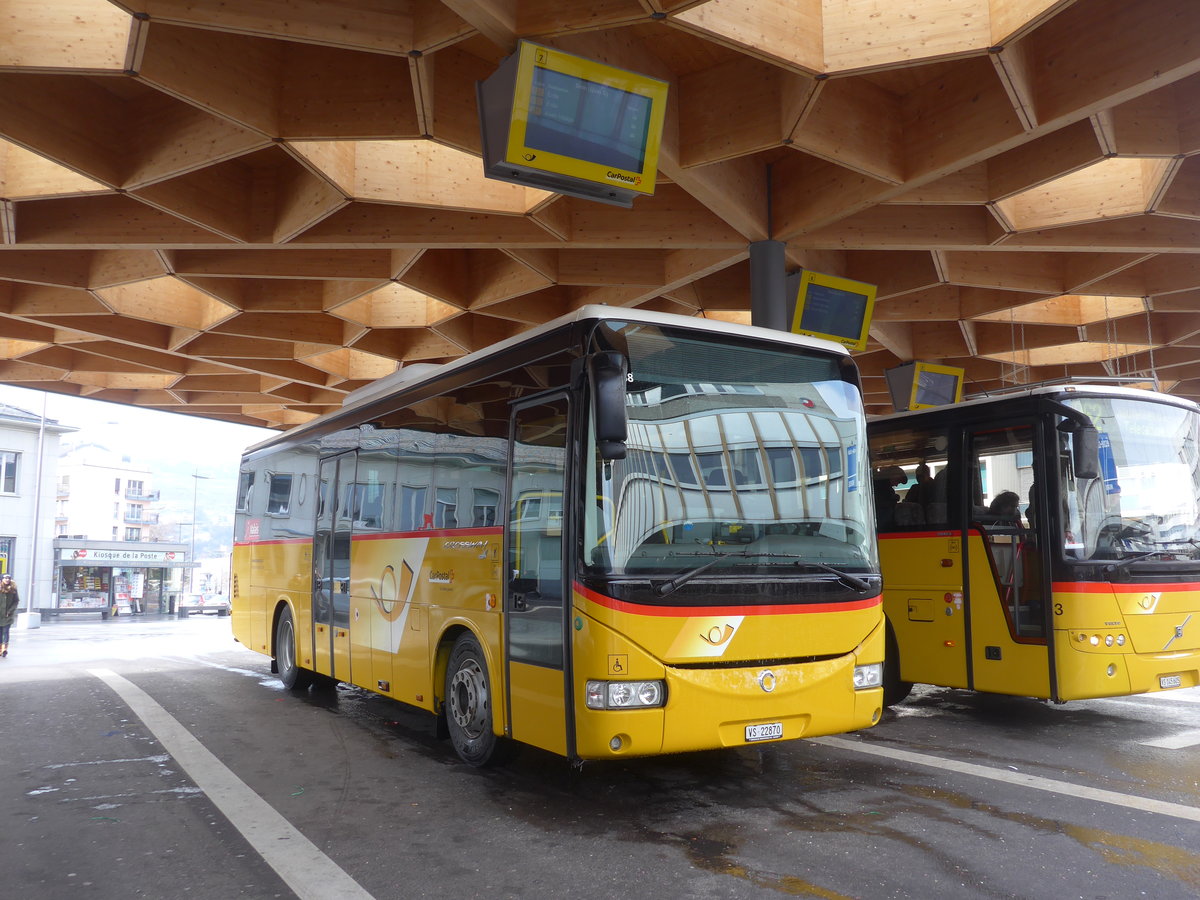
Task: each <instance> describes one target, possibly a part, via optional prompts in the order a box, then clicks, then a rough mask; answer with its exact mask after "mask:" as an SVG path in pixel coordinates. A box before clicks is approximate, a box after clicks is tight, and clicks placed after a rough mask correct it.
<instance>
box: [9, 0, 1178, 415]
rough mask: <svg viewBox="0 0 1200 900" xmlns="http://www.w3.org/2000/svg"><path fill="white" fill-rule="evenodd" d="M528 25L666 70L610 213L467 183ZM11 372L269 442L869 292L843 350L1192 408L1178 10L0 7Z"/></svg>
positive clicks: (55, 2)
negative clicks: (366, 399)
mask: <svg viewBox="0 0 1200 900" xmlns="http://www.w3.org/2000/svg"><path fill="white" fill-rule="evenodd" d="M518 38H531V39H536V40H538V41H539V42H543V43H546V44H551V45H554V46H556V47H559V48H561V49H563V50H566V51H569V52H572V53H578V54H581V55H585V56H589V57H592V58H596V59H600V60H603V61H605V62H608V63H610V64H613V65H618V66H621V67H624V68H629V69H633V70H636V71H639V72H643V73H645V74H649V75H653V76H656V77H659V78H662V79H664V80H666V81H668V82H669V83H670V99H669V109H668V122H667V130H666V134H665V136H664V151H663V155H662V158H661V159H660V180H659V186H658V190H657V192H656V194H655V195H654V196H653V197H650V198H643V199H639V200H637V201H636V202H635V204H634V208H633V209H632V210H624V209H619V208H615V207H609V206H604V205H600V204H596V203H589V202H587V201H583V200H574V199H568V198H563V197H560V196H558V195H553V194H545V193H542V192H539V191H535V190H531V189H526V188H521V187H518V186H515V185H510V184H503V183H500V182H495V181H486V180H484V179H483V177H482V165H481V163H480V160H479V127H478V119H477V115H476V106H475V82H476V81H478V80H480V79H483V78H486V77H487V76H488V75H489V74H491V73H492V71H494V69H495V67H496V65H497V63H498V62H499V61H500V60H501V59H502V58H503V57H504V56H505V55H506V54H507V53H509V52H511V50H512V49H513V48H514V47H515V44H516V41H517V39H518ZM0 198H3V199H0V382H5V383H8V384H17V385H22V386H26V387H34V388H41V389H46V390H51V391H58V392H63V393H69V394H76V395H79V396H86V397H93V398H97V399H102V400H111V401H115V402H119V403H125V404H133V405H137V406H142V407H149V408H156V409H168V410H173V411H179V412H190V413H193V414H197V415H202V416H209V417H214V418H220V419H225V420H229V421H237V422H245V423H250V424H256V425H267V426H270V427H287V426H290V425H293V424H298V423H301V422H304V421H307V420H308V419H310V418H312V417H313V416H315V415H318V414H320V413H322V412H325V411H327V410H330V409H333V408H335V407H337V406H338V405H339V404H340V402H341V400H342V398H343V397H344V395H345V394H346V393H347V392H349V391H350V390H353V389H355V388H357V387H361V386H362V385H364V384H365V383H367V382H368V381H370V380H372V379H374V378H377V377H379V376H381V375H385V374H387V373H389V372H391V371H393V370H394V369H395V368H396V366H397V365H398V364H401V363H410V362H438V361H444V360H449V359H453V358H456V357H458V356H460V355H462V354H464V353H467V352H469V351H472V350H476V349H479V348H482V347H485V346H488V345H490V344H492V343H494V342H496V341H498V340H501V339H504V338H507V337H510V336H512V335H514V334H517V333H519V332H521V331H523V330H525V329H528V328H530V327H532V326H534V325H537V324H539V323H541V322H545V321H547V320H549V319H551V318H553V317H555V316H557V315H560V314H562V313H564V312H567V311H569V310H572V309H574V308H576V307H578V306H580V305H582V304H584V303H607V304H610V305H614V306H637V307H645V308H651V309H655V310H662V311H668V312H675V313H682V314H685V315H704V316H708V317H713V318H719V319H727V320H730V321H737V322H748V321H749V318H750V314H749V309H750V287H749V281H750V279H749V264H748V262H747V258H748V249H747V248H748V245H749V243H750V242H753V241H759V240H765V239H774V240H779V241H784V242H786V245H787V256H788V261H789V264H790V265H791V266H793V267H796V268H799V267H807V268H811V269H815V270H817V271H821V272H825V273H830V274H837V275H843V276H845V277H849V278H854V279H858V280H862V281H867V282H871V283H874V284H877V285H878V286H879V300H878V302H877V304H876V307H875V318H874V323H873V326H872V329H871V336H872V342H871V346H870V347H869V348H868V350H867V351H866V352H864V353H862V354H859V355H858V361H859V363H860V365H861V367H862V370H863V373H864V375H865V376H866V378H865V384H866V388H867V394H868V397H867V399H868V404H869V408H870V409H871V410H872V411H874V412H887V411H890V404H889V403H888V400H887V391H886V387H885V383H884V378H883V372H884V370H885V369H887V368H890V367H891V366H894V365H896V364H897V363H899V362H901V361H907V360H911V359H921V360H927V361H940V362H944V363H947V364H950V365H961V366H965V367H966V370H967V377H968V380H969V382H970V384H969V386H968V390H981V389H990V388H995V387H998V386H1002V385H1005V384H1012V383H1023V382H1028V381H1040V380H1045V379H1048V378H1057V377H1062V376H1064V375H1081V376H1088V377H1096V376H1102V375H1103V376H1107V375H1122V376H1133V377H1143V376H1145V377H1147V378H1149V377H1151V376H1155V375H1156V376H1157V378H1158V379H1159V381H1160V383H1161V384H1162V385H1163V386H1164V387H1165V388H1166V389H1169V390H1170V391H1172V392H1174V393H1176V394H1180V395H1183V396H1189V397H1193V398H1200V6H1198V5H1197V3H1196V2H1195V0H1139V2H1137V3H1131V2H1129V0H1076V2H1070V0H1057V2H1056V0H909V2H906V3H898V2H891V0H707V2H703V0H700V2H697V0H441V2H437V0H236V2H222V0H137V2H109V0H0Z"/></svg>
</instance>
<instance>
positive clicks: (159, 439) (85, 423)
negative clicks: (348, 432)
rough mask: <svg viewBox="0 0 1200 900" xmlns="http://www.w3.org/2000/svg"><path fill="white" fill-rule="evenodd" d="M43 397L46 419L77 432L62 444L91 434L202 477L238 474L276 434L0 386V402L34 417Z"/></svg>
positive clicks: (142, 459) (115, 448)
mask: <svg viewBox="0 0 1200 900" xmlns="http://www.w3.org/2000/svg"><path fill="white" fill-rule="evenodd" d="M43 397H45V398H46V418H48V419H56V420H57V421H58V422H59V423H60V424H62V425H70V426H72V427H74V428H78V429H79V430H80V432H79V434H76V435H65V436H64V437H66V438H74V439H78V438H90V437H91V436H92V435H93V434H94V435H95V437H96V440H97V441H98V442H99V443H102V444H104V445H106V446H107V447H108V448H109V449H110V450H113V451H114V452H117V453H120V454H122V455H128V456H129V457H130V458H131V459H133V460H135V461H139V462H145V463H149V464H153V462H154V460H156V459H159V458H163V457H169V458H170V459H172V460H174V461H176V462H189V463H191V464H192V465H193V466H194V467H195V468H196V469H197V471H200V472H203V471H204V470H205V469H206V468H212V467H223V466H227V465H233V466H234V467H235V468H236V466H237V462H238V459H239V457H240V456H241V453H242V451H243V450H244V449H246V447H248V446H250V445H251V444H256V443H258V442H259V441H261V440H263V439H264V438H266V437H268V436H270V435H271V434H274V433H275V432H272V431H270V430H269V429H266V428H255V427H253V426H250V425H234V424H232V423H229V422H217V421H214V420H212V419H202V418H198V417H196V416H185V415H180V414H179V413H165V412H158V411H157V410H149V409H140V408H138V407H135V406H124V405H121V404H117V403H105V402H103V401H101V400H87V399H84V398H81V397H70V396H67V395H65V394H55V393H49V392H44V391H33V390H29V389H27V388H18V387H10V386H8V385H0V402H2V403H7V404H9V405H10V406H17V407H20V408H21V409H25V410H28V411H29V412H31V413H33V414H34V415H41V414H42V398H43Z"/></svg>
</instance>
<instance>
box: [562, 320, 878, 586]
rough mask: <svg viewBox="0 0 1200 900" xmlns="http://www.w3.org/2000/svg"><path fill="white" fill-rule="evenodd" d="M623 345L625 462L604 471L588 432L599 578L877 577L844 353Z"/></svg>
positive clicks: (857, 419) (700, 342)
mask: <svg viewBox="0 0 1200 900" xmlns="http://www.w3.org/2000/svg"><path fill="white" fill-rule="evenodd" d="M619 343H620V344H622V345H623V346H624V349H625V352H626V353H627V355H628V357H629V368H630V380H629V383H628V385H627V391H626V412H627V417H628V422H629V426H628V441H627V455H626V457H625V459H622V460H615V461H611V462H605V461H602V460H601V459H600V457H599V454H598V453H597V450H596V440H595V435H594V433H590V436H589V447H588V453H589V455H590V456H589V458H590V460H591V462H590V464H589V465H588V476H587V484H586V486H585V491H586V493H585V495H584V496H585V498H594V503H595V506H594V511H593V514H591V515H585V516H584V523H585V524H584V529H583V532H584V533H583V544H584V546H583V556H582V559H583V561H584V564H585V565H586V566H588V567H589V569H590V570H591V571H592V572H593V573H595V574H605V575H614V576H622V575H634V576H641V575H647V576H650V575H653V576H662V575H675V574H678V573H680V572H687V571H689V570H695V569H696V568H697V567H699V566H705V571H706V574H708V575H711V576H720V575H721V574H722V573H724V572H729V571H736V572H738V573H740V574H743V575H744V574H747V573H749V572H755V571H762V570H765V569H769V570H770V572H771V575H772V577H776V576H778V575H783V574H788V573H789V572H791V573H795V574H797V575H800V574H804V575H806V576H807V577H817V575H816V574H815V573H822V574H820V576H819V577H821V578H829V577H830V575H829V570H828V569H827V568H826V569H822V568H821V566H825V567H834V568H835V569H837V570H839V571H841V572H859V573H863V572H869V573H872V574H873V573H875V572H877V571H878V564H877V559H876V554H875V549H874V547H875V545H874V541H873V540H872V538H871V535H872V531H873V525H872V519H871V516H872V511H871V510H872V507H871V491H870V480H869V473H868V469H867V453H866V449H865V448H866V435H865V425H864V418H863V410H862V403H861V398H860V396H859V393H858V390H857V389H856V388H855V387H854V386H853V385H851V384H848V383H847V382H845V381H843V380H842V377H841V370H840V362H841V361H840V360H839V358H838V357H836V356H834V355H833V354H822V353H820V352H817V351H811V350H806V349H804V348H799V347H797V348H791V347H788V348H781V347H778V346H772V345H769V344H756V343H749V342H734V341H733V340H730V339H726V338H721V337H719V336H715V335H714V336H708V335H705V334H704V333H696V332H683V331H676V330H671V329H665V328H658V327H654V326H647V325H638V326H627V327H625V328H624V329H623V330H622V331H621V333H620V335H619ZM589 428H590V426H589ZM706 564H709V565H706ZM697 574H698V573H697Z"/></svg>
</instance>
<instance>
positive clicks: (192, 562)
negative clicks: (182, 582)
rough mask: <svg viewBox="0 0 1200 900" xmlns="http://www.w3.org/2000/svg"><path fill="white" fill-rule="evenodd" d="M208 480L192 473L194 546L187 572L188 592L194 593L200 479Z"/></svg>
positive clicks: (189, 552) (189, 556) (189, 554)
mask: <svg viewBox="0 0 1200 900" xmlns="http://www.w3.org/2000/svg"><path fill="white" fill-rule="evenodd" d="M202 478H203V479H207V478H208V476H207V475H201V474H200V473H199V472H193V473H192V546H191V550H189V551H188V570H187V591H186V592H185V593H191V591H192V573H193V572H194V571H195V568H196V497H197V495H198V494H199V490H200V479H202Z"/></svg>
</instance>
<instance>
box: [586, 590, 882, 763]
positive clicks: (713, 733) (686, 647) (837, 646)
mask: <svg viewBox="0 0 1200 900" xmlns="http://www.w3.org/2000/svg"><path fill="white" fill-rule="evenodd" d="M617 605H618V606H624V605H623V604H617ZM847 605H849V604H847ZM836 606H838V605H837V604H832V605H831V606H830V607H828V608H827V611H826V612H813V611H812V610H813V609H820V607H815V606H813V607H804V608H805V609H806V610H808V611H807V612H795V611H792V612H779V613H776V614H771V613H767V614H762V615H738V614H737V613H738V612H739V611H740V612H747V611H749V608H731V609H730V610H726V611H724V612H722V611H721V610H714V611H713V613H712V614H711V615H695V616H693V615H687V614H686V613H685V614H679V613H681V611H680V610H678V609H669V608H668V609H666V610H663V612H664V613H665V614H662V615H650V614H646V613H644V612H634V611H631V610H629V609H624V608H620V609H619V608H614V605H613V603H612V602H604V601H603V599H602V598H600V597H599V596H598V595H596V594H593V593H592V592H590V591H581V590H580V589H578V588H577V589H576V591H575V619H574V623H573V630H574V633H575V643H574V678H575V683H574V691H575V694H574V698H575V726H576V752H577V754H578V755H579V756H580V757H581V758H583V759H604V758H613V757H618V756H633V755H648V754H654V753H676V752H683V751H689V750H705V749H714V748H718V747H731V746H746V726H747V725H752V724H763V723H773V722H779V723H781V724H782V725H783V736H782V738H780V739H781V740H790V739H794V738H800V737H816V736H818V735H825V734H835V733H842V732H846V731H853V730H856V729H859V728H867V727H869V726H871V725H873V724H874V723H875V722H876V721H878V719H879V715H880V712H881V710H882V704H883V691H882V689H881V688H869V689H866V690H861V691H855V690H854V682H853V676H854V667H855V666H856V665H864V664H868V663H874V662H882V660H883V628H882V620H881V617H880V614H879V613H880V610H879V605H878V602H877V601H876V600H871V601H867V603H865V604H862V605H860V606H859V608H857V609H851V610H846V609H844V608H842V609H835V608H834V607H836ZM778 609H790V607H783V608H778ZM635 636H636V641H635V639H634V637H635ZM824 655H833V656H834V658H831V659H822V660H819V661H814V662H799V663H789V664H786V665H775V664H768V663H761V662H755V661H756V660H763V659H781V658H791V659H795V658H799V657H804V656H824ZM738 660H747V662H746V664H745V665H741V666H739V665H728V666H716V665H712V664H713V663H720V662H728V663H736V662H737V661H738ZM688 664H692V665H693V666H694V667H685V666H687V665H688ZM767 673H769V674H767ZM589 679H599V680H610V681H614V680H635V681H637V680H658V679H663V680H665V682H666V706H665V708H659V709H646V710H593V709H588V708H587V702H586V699H587V697H586V692H587V681H588V680H589ZM764 684H768V685H769V686H770V688H771V690H770V691H767V690H765V689H764ZM668 723H669V724H668ZM614 738H616V739H617V740H618V742H619V743H618V746H617V748H616V749H614V747H613V742H614Z"/></svg>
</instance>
